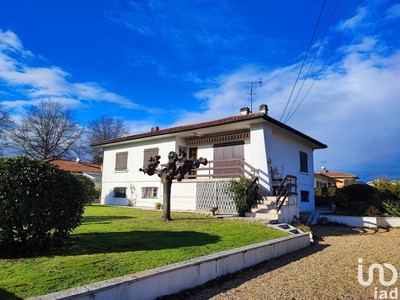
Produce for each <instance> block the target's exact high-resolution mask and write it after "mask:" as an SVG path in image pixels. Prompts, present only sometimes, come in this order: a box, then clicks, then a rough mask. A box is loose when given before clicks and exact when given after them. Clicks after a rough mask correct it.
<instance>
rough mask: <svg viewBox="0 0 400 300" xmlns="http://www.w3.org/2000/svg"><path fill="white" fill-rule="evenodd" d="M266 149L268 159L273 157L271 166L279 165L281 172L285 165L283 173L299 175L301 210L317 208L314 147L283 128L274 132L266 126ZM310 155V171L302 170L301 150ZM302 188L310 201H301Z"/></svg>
mask: <svg viewBox="0 0 400 300" xmlns="http://www.w3.org/2000/svg"><path fill="white" fill-rule="evenodd" d="M266 128H267V129H268V130H265V131H264V132H265V135H266V149H267V154H268V159H271V166H273V167H277V168H278V170H279V172H281V166H282V165H283V175H284V176H285V175H288V174H289V175H294V176H296V177H297V192H298V199H299V211H312V210H314V209H315V201H314V161H313V149H312V147H311V146H308V145H305V144H304V143H302V142H300V141H297V140H295V139H293V138H292V137H289V136H288V135H286V134H284V132H283V130H278V131H277V132H273V131H272V128H271V127H266ZM300 151H302V152H305V153H307V155H308V173H301V172H300V155H299V152H300ZM301 190H304V191H308V192H309V195H310V197H309V199H310V201H309V202H301V201H300V192H301Z"/></svg>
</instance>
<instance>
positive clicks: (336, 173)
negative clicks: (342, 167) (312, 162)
mask: <svg viewBox="0 0 400 300" xmlns="http://www.w3.org/2000/svg"><path fill="white" fill-rule="evenodd" d="M317 173H318V172H317ZM318 174H321V175H325V176H329V177H332V178H354V179H359V177H358V176H357V175H354V174H350V173H346V172H342V171H325V172H319V173H318Z"/></svg>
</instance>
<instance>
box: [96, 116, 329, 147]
mask: <svg viewBox="0 0 400 300" xmlns="http://www.w3.org/2000/svg"><path fill="white" fill-rule="evenodd" d="M254 119H260V120H264V121H266V122H269V123H272V124H274V125H276V126H278V127H280V128H282V129H285V130H287V131H290V132H292V133H294V134H296V135H298V136H301V137H302V138H304V139H306V140H309V141H311V142H312V143H314V144H316V145H318V147H320V148H327V147H328V146H327V145H325V144H323V143H321V142H319V141H317V140H315V139H313V138H311V137H309V136H308V135H305V134H304V133H301V132H300V131H297V130H296V129H294V128H292V127H290V126H287V125H285V124H283V123H281V122H279V121H277V120H275V119H273V118H271V117H269V116H268V115H266V114H265V113H262V112H259V113H254V114H247V115H238V116H232V117H228V118H223V119H218V120H214V121H208V122H202V123H196V124H189V125H183V126H177V127H171V128H166V129H161V130H156V131H150V132H145V133H140V134H135V135H130V136H125V137H120V138H116V139H112V140H106V141H98V142H94V143H91V144H90V145H91V146H94V147H96V146H97V147H100V146H103V145H107V144H113V143H117V142H125V141H131V140H136V139H140V138H145V137H151V136H158V135H164V134H170V133H177V132H182V131H189V130H194V129H200V128H206V127H214V126H218V125H225V124H231V123H236V122H242V121H247V120H254Z"/></svg>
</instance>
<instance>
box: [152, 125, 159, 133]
mask: <svg viewBox="0 0 400 300" xmlns="http://www.w3.org/2000/svg"><path fill="white" fill-rule="evenodd" d="M159 129H160V128H158V126H154V127H151V132H155V131H158V130H159Z"/></svg>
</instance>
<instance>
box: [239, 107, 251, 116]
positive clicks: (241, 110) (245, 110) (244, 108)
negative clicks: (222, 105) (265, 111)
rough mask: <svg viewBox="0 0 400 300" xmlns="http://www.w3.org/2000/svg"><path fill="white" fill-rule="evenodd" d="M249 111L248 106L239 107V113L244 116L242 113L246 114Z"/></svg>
mask: <svg viewBox="0 0 400 300" xmlns="http://www.w3.org/2000/svg"><path fill="white" fill-rule="evenodd" d="M249 113H250V109H249V108H248V107H242V108H241V109H240V115H241V116H244V115H248V114H249Z"/></svg>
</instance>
